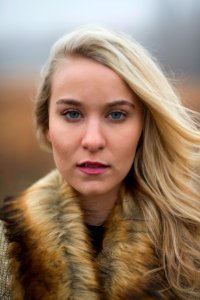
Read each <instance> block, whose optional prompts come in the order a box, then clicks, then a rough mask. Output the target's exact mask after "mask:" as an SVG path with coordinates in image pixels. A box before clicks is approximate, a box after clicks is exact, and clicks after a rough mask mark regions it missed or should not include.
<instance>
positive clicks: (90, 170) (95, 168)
mask: <svg viewBox="0 0 200 300" xmlns="http://www.w3.org/2000/svg"><path fill="white" fill-rule="evenodd" d="M109 167H110V166H109V165H106V164H104V163H101V162H97V161H84V162H82V163H80V164H78V168H79V169H80V171H82V172H83V173H86V174H91V175H98V174H102V173H104V172H106V170H107V169H108V168H109Z"/></svg>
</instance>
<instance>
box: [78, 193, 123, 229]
mask: <svg viewBox="0 0 200 300" xmlns="http://www.w3.org/2000/svg"><path fill="white" fill-rule="evenodd" d="M79 198H80V205H81V208H82V210H83V212H84V221H85V223H86V224H88V225H96V226H100V225H102V224H103V223H104V222H105V221H106V219H107V218H108V215H109V214H110V212H111V211H112V209H113V207H114V206H115V203H116V201H117V199H118V191H117V192H116V191H115V192H114V193H110V194H109V195H108V194H106V195H94V196H84V195H80V197H79Z"/></svg>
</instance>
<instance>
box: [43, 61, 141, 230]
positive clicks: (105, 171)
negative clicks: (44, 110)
mask: <svg viewBox="0 0 200 300" xmlns="http://www.w3.org/2000/svg"><path fill="white" fill-rule="evenodd" d="M142 127H143V110H142V105H141V103H140V102H139V101H138V99H137V97H136V96H135V95H134V94H133V93H132V91H131V90H130V88H129V87H128V86H127V85H126V84H125V82H124V81H123V80H122V79H121V78H120V77H119V76H118V75H117V74H116V73H115V72H114V71H113V70H111V69H110V68H108V67H106V66H104V65H101V64H100V63H97V62H95V61H93V60H91V59H88V58H83V57H78V56H76V57H69V58H66V59H65V60H64V61H62V62H61V63H60V65H58V66H57V69H56V71H55V73H54V75H53V78H52V89H51V98H50V104H49V129H48V131H47V138H48V140H49V141H50V142H51V144H52V149H53V155H54V160H55V164H56V166H57V168H58V170H59V171H60V173H61V175H62V176H63V178H64V179H65V180H66V181H67V182H68V183H69V184H70V185H71V186H72V187H73V188H74V189H75V190H76V191H77V192H78V193H79V195H80V200H81V205H82V208H83V210H84V211H85V222H86V223H88V224H92V225H101V224H102V223H103V222H104V221H105V220H106V218H107V216H108V214H109V212H110V210H111V209H112V207H113V206H114V204H115V202H116V200H117V198H118V192H119V188H120V186H121V184H122V182H123V180H124V178H125V177H126V175H127V174H128V172H129V170H130V168H131V166H132V164H133V161H134V156H135V151H136V148H137V145H138V141H139V138H140V135H141V132H142Z"/></svg>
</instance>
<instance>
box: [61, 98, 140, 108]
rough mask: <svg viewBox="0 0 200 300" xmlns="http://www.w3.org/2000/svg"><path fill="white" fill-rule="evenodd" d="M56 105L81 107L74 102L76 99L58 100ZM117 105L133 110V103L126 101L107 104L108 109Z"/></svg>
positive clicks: (80, 104)
mask: <svg viewBox="0 0 200 300" xmlns="http://www.w3.org/2000/svg"><path fill="white" fill-rule="evenodd" d="M56 104H58V105H59V104H68V105H73V106H77V107H82V106H83V104H82V102H80V101H78V100H76V99H71V98H67V99H59V100H57V101H56ZM117 105H128V106H131V107H133V108H135V104H134V102H130V101H127V100H115V101H112V102H110V103H107V106H108V107H113V106H117Z"/></svg>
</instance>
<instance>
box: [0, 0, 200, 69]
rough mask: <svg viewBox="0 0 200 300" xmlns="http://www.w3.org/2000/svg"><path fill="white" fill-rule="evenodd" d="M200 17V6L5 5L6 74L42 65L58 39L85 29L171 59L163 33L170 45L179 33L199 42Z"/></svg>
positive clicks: (10, 0) (128, 1)
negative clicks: (104, 31)
mask: <svg viewBox="0 0 200 300" xmlns="http://www.w3.org/2000/svg"><path fill="white" fill-rule="evenodd" d="M197 17H198V19H200V0H0V60H1V65H0V71H2V70H8V69H9V68H10V69H12V68H13V69H14V68H16V67H17V68H18V67H20V66H21V67H22V66H23V65H24V66H26V67H27V66H28V65H31V64H32V65H37V63H38V65H40V64H41V63H42V61H43V60H44V58H46V57H47V55H48V52H49V48H50V46H51V44H52V43H53V42H54V41H55V39H57V38H58V37H59V36H60V35H62V34H64V33H66V32H67V31H69V30H71V29H72V28H74V27H77V26H80V25H85V24H96V25H103V26H107V27H111V28H113V29H117V30H122V31H125V32H129V33H131V34H132V35H133V36H134V37H135V38H136V39H137V40H139V41H140V42H142V43H143V44H144V45H145V46H147V47H149V48H150V50H153V51H155V53H156V51H157V52H158V56H160V57H161V58H164V59H165V55H166V59H169V58H168V56H170V55H168V56H167V51H165V50H162V49H164V48H165V47H166V45H165V44H169V43H168V42H167V43H163V41H162V42H161V40H162V32H163V34H166V38H165V41H168V40H167V39H169V38H170V36H173V32H174V35H175V34H178V36H179V37H181V34H182V35H184V34H187V35H188V36H189V35H191V34H192V36H194V30H193V27H194V28H196V27H197V26H196V25H193V23H191V20H192V21H193V20H194V19H195V18H197ZM166 25H167V27H168V28H169V29H168V31H167V29H166ZM162 26H163V28H161V27H162ZM191 26H193V27H191ZM177 28H178V29H177ZM188 28H189V30H191V31H192V32H190V31H189V32H187V30H188ZM181 30H182V33H180V31H181ZM198 30H199V29H198ZM167 32H169V34H168V37H167ZM187 38H190V43H193V40H194V41H196V40H197V39H198V38H199V36H198V37H197V29H195V36H194V37H193V39H192V40H191V37H187V36H185V40H187ZM175 42H176V38H174V39H173V43H175ZM180 43H181V38H180ZM170 47H171V45H170ZM177 47H178V45H176V49H177ZM181 47H182V48H183V45H181ZM195 47H196V46H195ZM151 48H152V49H151ZM159 51H160V53H159ZM163 51H164V52H166V54H163V53H164V52H163ZM181 51H183V49H182V50H181ZM185 51H186V50H185ZM188 55H189V54H188ZM191 55H193V56H194V53H193V51H192V50H191ZM195 55H196V54H195ZM180 56H181V55H180ZM184 59H185V58H184Z"/></svg>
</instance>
